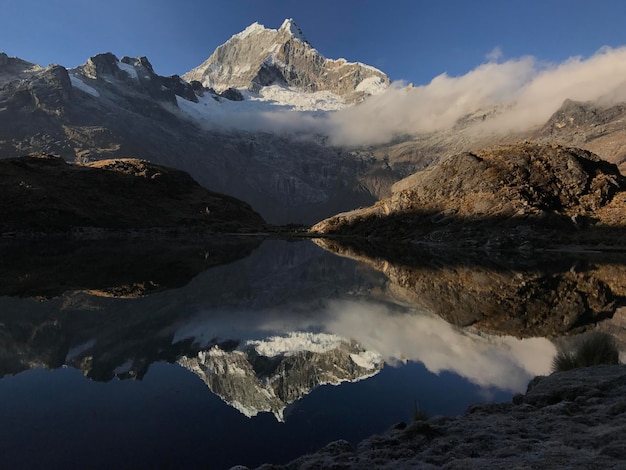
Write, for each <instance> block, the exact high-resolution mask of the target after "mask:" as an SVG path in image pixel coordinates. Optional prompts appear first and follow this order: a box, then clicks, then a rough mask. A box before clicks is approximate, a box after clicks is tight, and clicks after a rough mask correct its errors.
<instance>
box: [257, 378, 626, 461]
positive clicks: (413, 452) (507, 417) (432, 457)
mask: <svg viewBox="0 0 626 470" xmlns="http://www.w3.org/2000/svg"><path fill="white" fill-rule="evenodd" d="M625 395H626V367H625V366H597V367H591V368H584V369H575V370H572V371H568V372H558V373H554V374H552V375H550V376H548V377H542V378H539V379H536V380H534V381H533V382H531V383H530V385H529V387H528V392H527V393H526V394H525V395H520V396H516V397H515V398H514V400H513V403H500V404H488V405H474V406H471V407H470V408H469V409H468V410H467V412H466V413H465V414H464V415H463V416H461V417H458V418H444V417H433V418H431V419H428V420H425V421H415V422H413V423H411V424H409V425H406V424H404V423H401V424H399V425H397V426H395V427H394V428H393V429H391V430H390V431H388V432H387V433H386V434H384V435H380V436H373V437H371V438H369V439H366V440H364V441H362V442H360V443H359V444H357V445H356V446H352V445H350V444H349V443H348V442H346V441H337V442H333V443H331V444H329V445H327V446H326V447H324V448H323V449H321V450H320V451H318V452H317V453H315V454H311V455H307V456H303V457H301V458H299V459H297V460H294V461H293V462H291V463H288V464H286V465H269V464H268V465H263V466H261V467H259V468H260V469H264V470H270V469H275V470H278V469H305V468H346V469H365V468H382V469H393V468H414V469H429V470H430V469H435V468H442V469H449V470H452V469H464V468H490V469H501V470H507V469H511V468H545V469H580V470H583V469H589V468H620V467H621V466H622V465H623V462H624V459H626V450H625V449H626V439H625V438H624V433H623V430H624V428H625V427H626V413H625V412H624V410H626V399H625V398H624V396H625Z"/></svg>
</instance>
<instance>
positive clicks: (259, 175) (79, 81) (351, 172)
mask: <svg viewBox="0 0 626 470" xmlns="http://www.w3.org/2000/svg"><path fill="white" fill-rule="evenodd" d="M194 86H196V88H194ZM224 96H230V94H229V93H224ZM224 96H220V95H219V94H216V93H214V92H212V91H211V90H205V89H204V88H203V87H202V86H201V85H200V87H199V88H198V86H197V85H192V84H189V83H187V82H184V81H183V80H181V79H180V78H179V77H176V76H173V77H161V76H158V75H156V74H155V73H154V72H153V71H152V67H151V65H150V63H149V62H148V61H147V59H145V58H142V57H139V58H135V59H131V58H122V60H118V59H117V58H116V57H115V56H113V55H112V54H100V55H98V56H94V57H92V58H91V59H89V61H88V62H87V63H86V64H85V65H83V66H81V67H78V68H76V69H72V70H67V69H65V68H64V67H62V66H50V67H45V68H44V67H39V66H37V65H35V64H30V63H28V62H25V61H22V60H21V59H17V58H10V57H7V56H6V54H4V55H0V154H1V155H3V157H18V156H21V155H25V154H30V153H43V154H56V155H61V156H62V157H63V158H64V159H65V160H67V161H79V162H91V161H97V160H102V159H108V158H129V157H132V158H140V159H145V160H149V161H152V162H154V163H158V164H162V165H166V166H171V167H175V168H178V169H181V170H184V171H187V172H188V173H190V174H192V175H193V177H194V178H195V179H196V180H197V181H198V182H199V183H200V184H202V185H203V186H205V187H207V188H210V189H212V190H214V191H219V192H225V193H228V194H230V195H232V196H235V197H238V198H240V199H243V200H245V201H250V202H252V203H253V204H254V209H255V210H257V211H259V212H260V213H261V214H262V215H263V216H264V218H266V219H267V220H269V221H270V222H274V223H287V222H294V223H304V222H309V223H310V222H313V221H315V220H319V219H320V218H322V217H324V216H327V215H330V214H332V213H336V212H337V211H340V210H345V209H348V208H350V207H354V206H355V205H356V206H358V205H362V204H367V203H371V202H372V201H373V200H374V197H373V196H372V195H371V194H370V193H369V192H368V191H367V190H366V189H365V188H364V186H363V185H362V184H361V182H360V180H359V175H360V174H362V173H363V172H364V171H365V170H366V168H367V167H368V165H369V162H368V161H365V160H363V159H361V158H355V157H354V156H353V155H351V154H350V153H348V152H345V151H343V150H341V149H336V148H332V147H327V146H325V145H323V143H319V142H315V141H311V140H301V139H300V140H293V139H290V138H288V137H283V136H279V135H273V134H268V133H251V132H245V131H224V130H218V129H208V128H205V127H203V125H202V124H201V123H200V122H197V121H195V120H194V119H193V118H192V117H190V116H189V115H188V114H187V113H185V112H184V111H182V110H181V109H180V107H179V102H184V103H189V104H191V105H195V104H197V103H195V102H194V101H193V100H194V99H195V100H196V101H198V100H199V99H200V97H202V99H209V100H211V101H212V102H214V103H215V104H216V106H218V107H219V106H221V105H224V104H226V103H232V102H231V101H230V100H229V99H227V98H226V97H224ZM231 97H232V96H231Z"/></svg>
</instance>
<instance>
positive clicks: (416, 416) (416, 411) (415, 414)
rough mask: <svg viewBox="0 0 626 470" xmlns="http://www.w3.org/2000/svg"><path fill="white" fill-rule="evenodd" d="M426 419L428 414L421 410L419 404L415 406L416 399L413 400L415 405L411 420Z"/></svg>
mask: <svg viewBox="0 0 626 470" xmlns="http://www.w3.org/2000/svg"><path fill="white" fill-rule="evenodd" d="M427 419H428V415H427V414H426V412H425V411H423V410H421V409H420V407H419V406H417V400H416V401H415V406H414V408H413V421H426V420H427Z"/></svg>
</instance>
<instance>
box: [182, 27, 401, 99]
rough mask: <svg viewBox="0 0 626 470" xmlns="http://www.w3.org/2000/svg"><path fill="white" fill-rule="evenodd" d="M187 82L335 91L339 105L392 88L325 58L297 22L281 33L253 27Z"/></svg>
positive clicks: (363, 68)
mask: <svg viewBox="0 0 626 470" xmlns="http://www.w3.org/2000/svg"><path fill="white" fill-rule="evenodd" d="M183 78H184V79H185V80H187V81H189V82H193V81H198V82H201V83H202V85H203V86H205V87H207V88H213V89H215V90H219V91H223V90H226V89H228V88H245V89H248V90H250V91H253V92H257V93H258V92H260V91H261V89H262V88H264V87H269V86H278V87H289V88H294V89H297V90H300V91H303V92H306V93H307V94H309V93H321V92H330V93H332V94H334V95H336V96H337V97H338V98H340V100H338V104H339V105H340V103H341V101H345V102H346V103H354V102H358V101H362V100H363V99H364V98H365V97H367V96H369V95H372V94H379V93H382V92H384V91H385V89H386V88H387V86H388V85H389V78H388V77H387V76H386V75H385V74H384V73H383V72H381V71H380V70H378V69H375V68H374V67H371V66H368V65H365V64H361V63H358V62H347V61H346V60H345V59H338V60H333V59H326V58H325V57H323V56H322V55H321V54H320V53H319V52H318V51H317V50H315V49H314V48H313V47H312V46H311V44H310V43H309V41H308V40H307V39H306V37H305V36H304V33H303V32H302V30H301V29H300V28H299V27H298V26H297V25H296V23H295V22H294V21H293V20H292V19H287V20H285V21H284V22H283V24H282V25H281V27H280V28H278V29H269V28H265V27H264V26H262V25H260V24H259V23H254V24H252V25H250V26H248V27H247V28H246V29H245V30H244V31H242V32H241V33H238V34H235V35H234V36H232V37H231V38H230V39H229V40H228V41H227V42H226V43H224V44H222V45H221V46H219V47H218V48H217V49H216V50H215V52H214V53H213V54H212V55H211V56H210V57H209V58H208V59H207V60H206V61H205V62H203V63H202V64H201V65H199V66H198V67H196V68H194V69H193V70H191V71H189V72H187V73H186V74H184V75H183Z"/></svg>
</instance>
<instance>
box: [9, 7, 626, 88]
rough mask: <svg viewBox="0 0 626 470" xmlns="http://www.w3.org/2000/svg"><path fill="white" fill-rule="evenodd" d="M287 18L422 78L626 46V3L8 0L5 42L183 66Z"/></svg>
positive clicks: (53, 52) (67, 62) (390, 68)
mask: <svg viewBox="0 0 626 470" xmlns="http://www.w3.org/2000/svg"><path fill="white" fill-rule="evenodd" d="M285 18H293V19H294V20H295V21H296V23H297V24H298V25H299V26H300V28H301V29H302V30H303V31H304V33H305V35H306V36H307V37H308V39H309V41H310V42H311V44H312V45H313V46H314V47H315V48H317V49H318V50H319V51H320V52H321V53H322V54H324V55H325V56H326V57H329V58H339V57H344V58H346V59H348V60H351V61H360V62H365V63H367V64H370V65H374V66H376V67H378V68H380V69H381V70H383V71H384V72H386V73H387V74H388V75H389V76H390V78H391V79H392V80H406V81H409V82H413V83H415V84H416V85H417V84H425V83H428V82H429V81H430V80H431V79H432V78H433V77H435V76H436V75H439V74H441V73H443V72H447V73H448V74H449V75H454V76H456V75H462V74H464V73H466V72H468V71H469V70H471V69H473V68H474V67H476V66H477V65H479V64H481V63H482V62H484V61H485V60H486V59H485V57H486V55H487V54H489V52H491V51H492V50H494V48H500V50H501V51H502V53H503V56H502V58H503V59H508V58H517V57H520V56H523V55H532V56H534V57H536V58H538V59H539V60H542V61H549V62H562V61H564V60H565V59H567V58H568V57H571V56H576V55H581V56H583V57H588V56H590V55H592V54H593V53H594V52H596V51H597V50H598V49H599V48H601V47H602V46H612V47H618V46H622V45H626V1H624V0H376V1H370V0H343V1H342V0H308V1H299V0H291V1H289V0H211V1H208V0H177V1H176V2H174V1H172V0H0V25H1V26H0V51H4V52H6V53H7V54H9V55H10V56H18V57H20V58H22V59H25V60H28V61H31V62H35V63H38V64H41V65H48V64H50V63H58V64H61V65H64V66H66V67H74V66H77V65H80V64H82V63H84V62H85V61H86V60H87V59H88V58H89V57H90V56H93V55H95V54H97V53H100V52H109V51H110V52H113V53H114V54H116V55H117V56H118V57H122V56H124V55H128V56H139V55H145V56H147V57H148V58H149V59H150V61H151V62H152V64H153V66H154V68H155V71H156V72H157V73H159V74H161V75H171V74H179V75H182V74H183V73H185V72H187V71H188V70H190V69H191V68H193V67H195V66H197V65H199V64H200V63H201V62H203V61H204V60H205V59H206V58H207V57H208V56H209V55H210V54H211V53H212V52H213V50H214V49H215V48H216V47H217V46H219V45H220V44H222V43H223V42H225V41H226V40H227V39H228V38H229V37H230V36H232V35H233V34H235V33H237V32H239V31H241V30H242V29H244V28H245V27H246V26H248V25H249V24H251V23H253V22H254V21H258V22H259V23H261V24H264V25H265V26H266V27H270V28H278V27H279V26H280V24H281V23H282V21H283V20H284V19H285Z"/></svg>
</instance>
